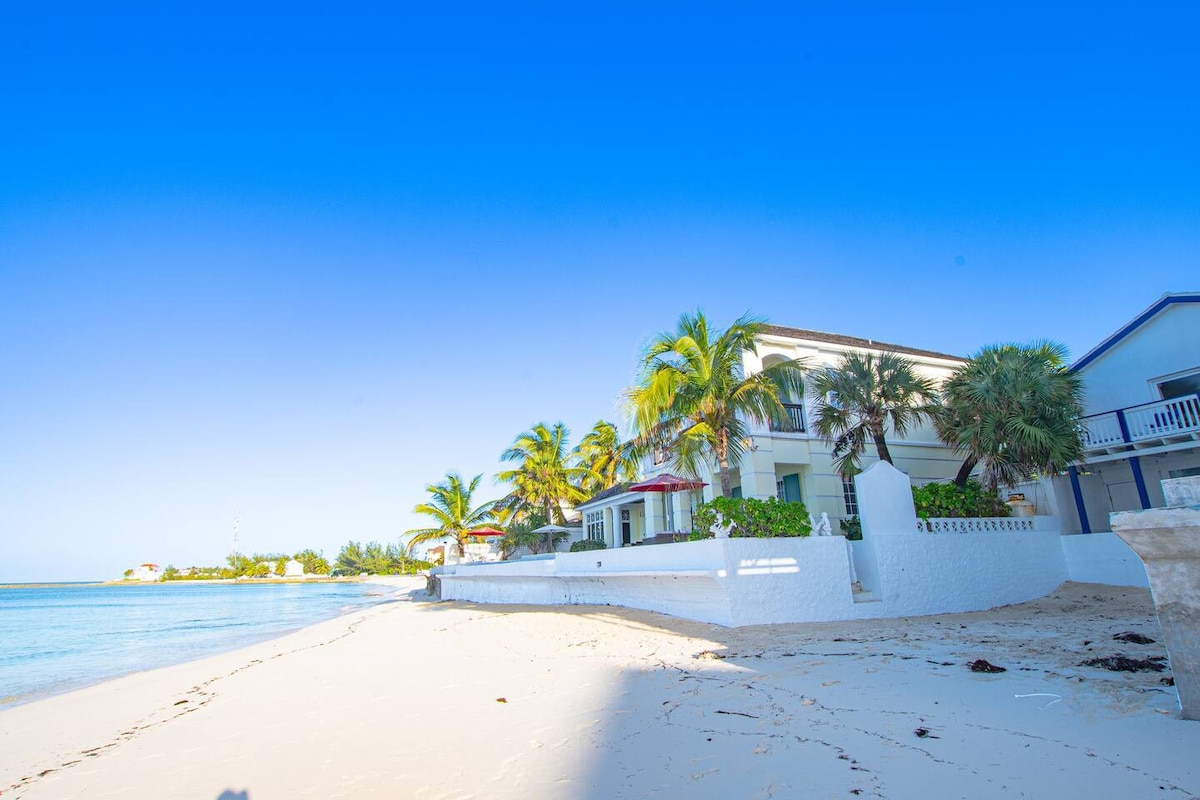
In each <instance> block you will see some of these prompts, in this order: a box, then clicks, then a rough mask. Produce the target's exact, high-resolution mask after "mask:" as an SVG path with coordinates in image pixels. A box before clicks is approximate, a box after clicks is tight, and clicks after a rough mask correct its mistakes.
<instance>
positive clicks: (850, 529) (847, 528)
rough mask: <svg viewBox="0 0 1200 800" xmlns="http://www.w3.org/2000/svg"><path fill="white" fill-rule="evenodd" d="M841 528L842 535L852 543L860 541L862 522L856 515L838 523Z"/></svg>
mask: <svg viewBox="0 0 1200 800" xmlns="http://www.w3.org/2000/svg"><path fill="white" fill-rule="evenodd" d="M838 524H839V525H841V526H842V535H843V536H845V537H846V538H847V539H849V540H850V541H852V542H859V541H862V520H861V519H859V518H858V515H857V514H856V515H855V516H853V517H846V518H845V519H844V520H842V521H841V522H839V523H838Z"/></svg>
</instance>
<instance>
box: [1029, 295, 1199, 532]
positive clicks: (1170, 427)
mask: <svg viewBox="0 0 1200 800" xmlns="http://www.w3.org/2000/svg"><path fill="white" fill-rule="evenodd" d="M1071 369H1072V370H1073V371H1075V372H1077V373H1079V375H1080V376H1081V377H1082V378H1083V384H1084V390H1085V394H1086V396H1085V404H1084V413H1085V414H1086V416H1085V417H1084V420H1083V424H1084V444H1085V448H1086V449H1085V456H1084V463H1082V464H1080V465H1077V466H1074V467H1072V468H1071V469H1070V470H1069V473H1068V475H1067V476H1066V477H1058V478H1055V479H1053V481H1052V485H1053V493H1054V499H1055V502H1056V504H1057V506H1058V509H1059V516H1060V517H1061V518H1062V524H1063V528H1064V532H1065V533H1092V532H1093V531H1107V530H1109V525H1108V515H1109V513H1110V512H1113V511H1130V510H1136V509H1145V508H1161V507H1162V506H1163V505H1165V502H1164V500H1163V493H1162V487H1161V485H1160V483H1159V482H1160V481H1162V480H1164V479H1166V478H1183V477H1188V476H1191V475H1200V292H1181V293H1176V294H1165V295H1163V296H1162V297H1160V298H1159V299H1158V300H1157V301H1155V302H1154V304H1153V305H1151V306H1150V307H1149V308H1147V309H1146V310H1145V311H1143V312H1142V313H1141V314H1138V315H1137V316H1136V317H1135V318H1134V319H1133V320H1131V321H1130V322H1129V323H1128V324H1126V325H1125V326H1123V327H1122V328H1121V329H1120V330H1118V331H1117V332H1116V333H1114V334H1112V335H1111V336H1109V337H1108V338H1107V339H1105V340H1104V341H1102V342H1101V343H1100V344H1098V345H1096V346H1095V347H1094V348H1092V349H1091V350H1090V351H1089V352H1088V353H1087V354H1085V355H1084V356H1083V357H1082V358H1080V359H1079V360H1078V361H1077V362H1075V363H1074V364H1073V365H1072V366H1071Z"/></svg>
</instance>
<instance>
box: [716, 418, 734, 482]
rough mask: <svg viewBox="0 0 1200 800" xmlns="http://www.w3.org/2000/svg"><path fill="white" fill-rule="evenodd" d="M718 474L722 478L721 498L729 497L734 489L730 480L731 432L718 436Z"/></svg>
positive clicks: (724, 432) (721, 433) (723, 432)
mask: <svg viewBox="0 0 1200 800" xmlns="http://www.w3.org/2000/svg"><path fill="white" fill-rule="evenodd" d="M717 473H718V474H719V475H720V477H721V497H729V495H730V494H732V493H733V487H732V486H731V485H730V484H731V481H730V480H729V432H728V431H725V430H722V431H721V432H720V433H719V434H717Z"/></svg>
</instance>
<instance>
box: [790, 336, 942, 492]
mask: <svg viewBox="0 0 1200 800" xmlns="http://www.w3.org/2000/svg"><path fill="white" fill-rule="evenodd" d="M812 383H813V388H814V389H815V390H816V392H817V404H816V412H817V414H816V422H815V424H814V426H813V427H814V429H815V430H816V432H817V433H819V434H820V435H821V436H823V437H824V438H825V441H827V442H830V443H832V444H833V458H834V463H835V464H836V466H837V468H838V471H839V472H841V474H842V475H844V476H852V475H854V474H856V473H857V472H859V463H860V460H861V458H862V455H863V453H865V452H866V449H867V444H868V442H873V443H874V444H875V452H876V453H877V454H878V455H879V459H880V461H886V462H888V463H889V464H891V463H892V454H891V452H889V450H888V446H887V439H886V436H885V431H886V430H887V429H888V428H889V427H890V428H891V430H892V432H893V433H895V434H896V435H897V436H903V435H904V434H905V433H906V432H907V431H908V429H909V427H911V426H912V425H915V424H917V423H919V422H920V421H921V420H922V419H925V418H928V417H930V416H932V413H933V412H932V408H931V405H930V404H931V403H932V402H933V399H934V388H933V384H932V382H931V381H929V380H928V379H926V378H922V377H921V376H919V375H918V374H917V370H916V365H915V364H914V363H913V362H912V361H909V360H908V359H907V358H904V357H903V356H900V355H898V354H896V353H890V352H885V353H880V354H879V355H878V356H875V355H874V354H871V353H867V354H865V355H864V354H860V353H846V354H845V355H843V356H842V358H841V359H840V360H839V361H838V363H837V365H836V366H833V367H826V368H825V369H823V370H819V371H818V372H817V373H816V374H815V376H814V378H813V382H812Z"/></svg>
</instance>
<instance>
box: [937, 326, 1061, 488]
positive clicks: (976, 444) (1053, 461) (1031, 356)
mask: <svg viewBox="0 0 1200 800" xmlns="http://www.w3.org/2000/svg"><path fill="white" fill-rule="evenodd" d="M1066 358H1067V350H1066V348H1065V347H1064V346H1063V345H1061V344H1058V343H1056V342H1048V341H1042V342H1034V343H1033V344H1030V345H1016V344H1002V345H992V346H990V347H985V348H983V349H982V350H980V351H979V352H978V353H976V354H975V355H974V356H972V357H971V359H970V360H969V361H968V362H967V363H966V364H964V365H962V366H961V367H959V368H958V369H957V370H955V371H954V373H953V374H952V375H951V376H950V378H949V380H947V381H946V383H945V384H944V385H943V386H942V407H941V409H940V413H939V414H938V416H937V419H936V425H937V430H938V436H940V437H941V439H942V441H944V442H946V443H947V444H949V445H951V446H952V447H954V448H956V449H957V450H958V451H959V452H961V453H963V454H964V455H965V456H966V458H965V460H964V461H963V464H962V467H961V468H960V469H959V471H958V475H957V477H956V478H955V482H956V483H957V484H958V485H960V486H962V485H964V484H965V483H966V482H967V478H968V477H969V476H970V474H971V471H972V470H973V469H974V468H975V467H976V466H982V468H983V469H982V474H981V477H982V479H983V482H984V484H985V485H986V486H988V487H989V488H994V487H996V486H997V485H999V484H1002V483H1003V484H1006V485H1009V486H1011V485H1013V484H1014V483H1016V482H1017V481H1019V480H1023V479H1025V478H1028V477H1029V476H1030V475H1032V474H1033V473H1034V472H1047V473H1054V472H1059V471H1061V470H1063V469H1065V468H1066V467H1067V466H1068V465H1069V464H1070V463H1071V462H1072V461H1078V460H1079V459H1081V458H1082V457H1083V443H1082V441H1081V439H1080V430H1079V418H1080V417H1081V416H1082V415H1083V403H1082V400H1083V388H1082V382H1081V381H1080V378H1079V376H1078V375H1076V374H1075V373H1073V372H1070V371H1068V370H1067V364H1066Z"/></svg>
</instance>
